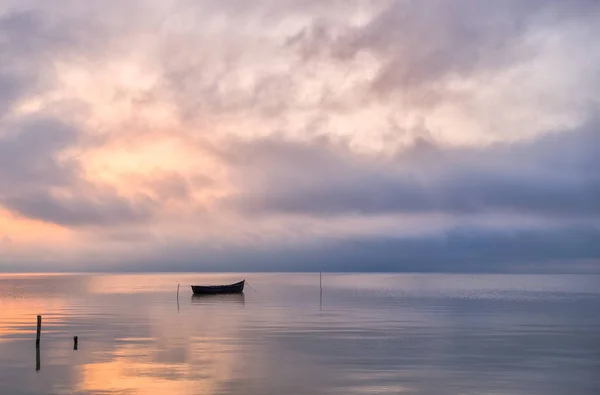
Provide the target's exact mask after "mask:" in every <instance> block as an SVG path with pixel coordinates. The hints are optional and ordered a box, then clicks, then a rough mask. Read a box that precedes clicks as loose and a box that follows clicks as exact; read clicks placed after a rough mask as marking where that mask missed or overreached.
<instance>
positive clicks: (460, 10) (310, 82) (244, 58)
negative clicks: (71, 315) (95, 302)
mask: <svg viewBox="0 0 600 395" xmlns="http://www.w3.org/2000/svg"><path fill="white" fill-rule="evenodd" d="M598 37H600V2H599V1H596V0H569V1H561V0H528V1H522V0H500V1H493V2H492V1H478V0H453V1H446V0H420V1H416V0H415V1H413V0H397V1H386V0H380V1H366V0H364V1H353V0H346V1H316V0H273V1H267V0H254V1H247V0H243V1H242V0H231V1H225V2H224V1H214V0H194V1H191V0H145V1H133V0H132V1H122V0H119V1H116V0H105V1H101V2H82V1H78V0H61V1H58V0H0V271H9V272H10V271H43V272H51V271H169V270H173V271H180V270H183V271H199V270H200V271H201V270H216V271H221V270H225V271H229V270H233V271H255V270H258V271H261V270H264V271H304V270H316V271H319V270H323V271H328V270H330V271H426V272H464V271H468V272H507V271H509V272H515V271H516V272H590V271H591V272H598V271H600V172H599V171H598V170H599V169H600V115H599V114H600V112H599V110H600V47H598V46H597V45H596V44H595V43H596V42H597V38H598Z"/></svg>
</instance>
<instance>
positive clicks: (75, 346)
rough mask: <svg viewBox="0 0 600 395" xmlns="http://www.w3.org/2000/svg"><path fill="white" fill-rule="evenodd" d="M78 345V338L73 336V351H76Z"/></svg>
mask: <svg viewBox="0 0 600 395" xmlns="http://www.w3.org/2000/svg"><path fill="white" fill-rule="evenodd" d="M78 345H79V338H78V337H77V336H73V350H74V351H77V346H78Z"/></svg>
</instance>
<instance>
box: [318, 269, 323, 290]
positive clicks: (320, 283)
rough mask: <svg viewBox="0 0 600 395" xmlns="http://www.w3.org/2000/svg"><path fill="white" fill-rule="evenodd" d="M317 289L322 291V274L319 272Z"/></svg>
mask: <svg viewBox="0 0 600 395" xmlns="http://www.w3.org/2000/svg"><path fill="white" fill-rule="evenodd" d="M319 287H320V288H321V291H322V290H323V272H319Z"/></svg>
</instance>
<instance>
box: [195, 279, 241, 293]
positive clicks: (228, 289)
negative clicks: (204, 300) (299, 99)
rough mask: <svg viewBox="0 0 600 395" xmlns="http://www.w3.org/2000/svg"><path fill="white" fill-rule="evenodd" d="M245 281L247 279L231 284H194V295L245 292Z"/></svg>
mask: <svg viewBox="0 0 600 395" xmlns="http://www.w3.org/2000/svg"><path fill="white" fill-rule="evenodd" d="M245 283H246V280H242V281H240V282H239V283H235V284H229V285H192V292H193V293H194V295H206V294H234V293H240V292H244V284H245Z"/></svg>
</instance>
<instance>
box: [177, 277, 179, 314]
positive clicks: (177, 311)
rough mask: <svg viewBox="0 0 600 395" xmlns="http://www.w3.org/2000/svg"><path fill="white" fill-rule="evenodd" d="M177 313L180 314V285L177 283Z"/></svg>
mask: <svg viewBox="0 0 600 395" xmlns="http://www.w3.org/2000/svg"><path fill="white" fill-rule="evenodd" d="M177 312H178V313H179V283H177Z"/></svg>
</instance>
